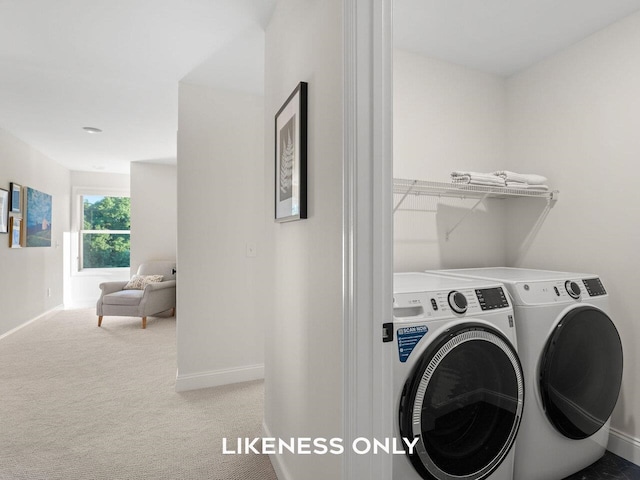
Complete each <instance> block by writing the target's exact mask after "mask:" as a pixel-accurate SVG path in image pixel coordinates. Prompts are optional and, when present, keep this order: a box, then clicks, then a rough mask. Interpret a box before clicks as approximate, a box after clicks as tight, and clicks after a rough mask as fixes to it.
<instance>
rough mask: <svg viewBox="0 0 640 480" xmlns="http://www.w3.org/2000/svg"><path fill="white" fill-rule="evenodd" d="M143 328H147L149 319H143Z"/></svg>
mask: <svg viewBox="0 0 640 480" xmlns="http://www.w3.org/2000/svg"><path fill="white" fill-rule="evenodd" d="M142 328H147V317H142Z"/></svg>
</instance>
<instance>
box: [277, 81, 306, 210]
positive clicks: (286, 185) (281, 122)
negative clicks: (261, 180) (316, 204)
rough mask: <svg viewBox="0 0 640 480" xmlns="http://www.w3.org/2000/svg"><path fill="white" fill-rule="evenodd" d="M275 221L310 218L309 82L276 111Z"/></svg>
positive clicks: (302, 85)
mask: <svg viewBox="0 0 640 480" xmlns="http://www.w3.org/2000/svg"><path fill="white" fill-rule="evenodd" d="M275 120H276V121H275V124H276V152H275V156H276V158H275V169H276V170H275V203H276V204H275V220H276V222H288V221H291V220H299V219H301V218H307V83H306V82H300V83H299V84H298V86H297V87H296V88H295V90H294V91H293V92H292V93H291V95H289V98H287V101H286V102H284V105H282V107H281V108H280V110H278V113H276V119H275Z"/></svg>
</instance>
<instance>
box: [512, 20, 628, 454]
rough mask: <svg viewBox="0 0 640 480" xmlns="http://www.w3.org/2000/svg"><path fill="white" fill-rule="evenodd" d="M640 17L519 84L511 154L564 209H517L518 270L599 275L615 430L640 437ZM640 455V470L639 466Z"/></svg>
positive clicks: (514, 212)
mask: <svg viewBox="0 0 640 480" xmlns="http://www.w3.org/2000/svg"><path fill="white" fill-rule="evenodd" d="M638 45H640V13H639V14H634V15H632V16H630V17H628V18H627V19H625V20H623V21H622V22H619V23H617V24H614V25H612V26H610V27H608V28H606V29H605V30H602V31H600V32H599V33H597V34H595V35H593V36H591V37H589V38H588V39H586V40H584V41H582V42H580V43H578V44H576V45H574V46H573V47H571V48H569V49H567V50H565V51H563V52H561V53H559V54H557V55H555V56H554V57H552V58H550V59H548V60H546V61H544V62H542V63H540V64H538V65H536V66H535V67H533V68H531V69H529V70H527V71H525V72H524V73H521V74H519V75H516V76H514V77H513V78H511V79H509V81H508V83H507V89H508V115H509V121H508V138H509V142H508V152H509V158H510V161H511V167H512V168H513V169H515V170H534V169H535V171H538V172H540V173H543V174H547V175H548V176H549V178H550V179H551V180H552V183H553V185H554V186H555V187H556V188H558V189H559V190H560V197H559V201H558V203H557V205H556V206H555V207H554V208H553V209H552V210H551V212H550V213H549V215H548V216H547V218H546V220H545V221H544V222H542V223H541V224H540V225H539V228H533V227H532V226H533V225H534V223H535V220H536V219H537V217H538V215H539V214H540V209H539V208H536V207H534V206H532V205H529V204H526V203H523V202H521V201H519V203H513V204H510V206H509V219H510V226H511V228H510V229H509V233H510V234H509V238H508V245H509V263H510V264H512V265H514V266H527V267H541V268H549V269H555V270H568V271H579V272H593V273H597V274H599V275H601V277H602V279H603V282H604V285H605V287H606V288H607V290H608V292H609V293H610V296H611V301H612V311H613V319H614V321H615V323H616V325H617V327H618V329H619V332H620V335H621V337H622V342H623V346H624V363H625V370H624V378H623V386H622V393H621V396H620V399H619V401H618V405H617V407H616V410H615V412H614V415H613V419H612V427H613V428H614V429H617V430H619V431H620V432H623V433H624V434H627V435H629V436H631V437H634V438H635V439H636V442H638V441H639V440H638V439H640V401H639V398H640V382H638V378H639V375H640V374H639V364H640V355H638V349H637V346H638V345H639V344H640V323H639V322H638V320H637V317H638V315H637V312H636V310H637V308H636V305H635V303H636V298H637V288H638V285H640V260H639V257H638V254H637V250H638V245H640V221H639V220H640V193H639V191H640V190H638V182H637V180H638V175H640V163H639V162H638V159H639V158H640V135H638V126H639V125H640V55H638ZM639 453H640V452H639V449H638V448H636V455H637V456H636V459H635V460H636V462H640V454H639Z"/></svg>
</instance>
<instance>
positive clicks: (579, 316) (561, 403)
mask: <svg viewBox="0 0 640 480" xmlns="http://www.w3.org/2000/svg"><path fill="white" fill-rule="evenodd" d="M539 382H540V383H539V387H540V395H541V397H542V404H543V407H544V410H545V413H546V415H547V418H548V419H549V421H550V422H551V424H552V425H553V426H554V427H555V428H556V430H558V431H559V432H560V433H562V434H563V435H564V436H566V437H567V438H571V439H575V440H580V439H583V438H587V437H590V436H591V435H593V434H594V433H596V432H597V431H598V430H600V429H601V428H602V427H603V426H604V424H605V423H606V422H607V420H608V419H609V417H610V416H611V413H612V412H613V409H614V407H615V406H616V402H617V401H618V394H619V393H620V385H621V384H622V342H621V341H620V336H619V335H618V331H617V330H616V327H615V325H614V324H613V322H612V321H611V319H610V318H609V317H608V316H607V315H606V314H605V313H604V312H603V311H602V310H600V309H598V308H595V307H591V306H583V307H578V308H575V309H572V310H570V311H569V312H568V313H567V314H566V315H565V316H564V317H563V318H562V319H561V320H560V322H558V325H557V326H556V328H555V329H554V331H553V333H552V334H551V336H550V337H549V339H548V340H547V344H546V346H545V349H544V352H543V354H542V357H541V362H540V378H539Z"/></svg>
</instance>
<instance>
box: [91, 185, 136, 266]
mask: <svg viewBox="0 0 640 480" xmlns="http://www.w3.org/2000/svg"><path fill="white" fill-rule="evenodd" d="M81 206H82V207H81V208H82V215H81V218H82V229H81V230H80V265H81V267H80V268H81V269H86V268H122V267H129V254H130V250H131V232H130V230H131V200H130V199H129V197H117V196H105V195H82V196H81Z"/></svg>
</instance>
